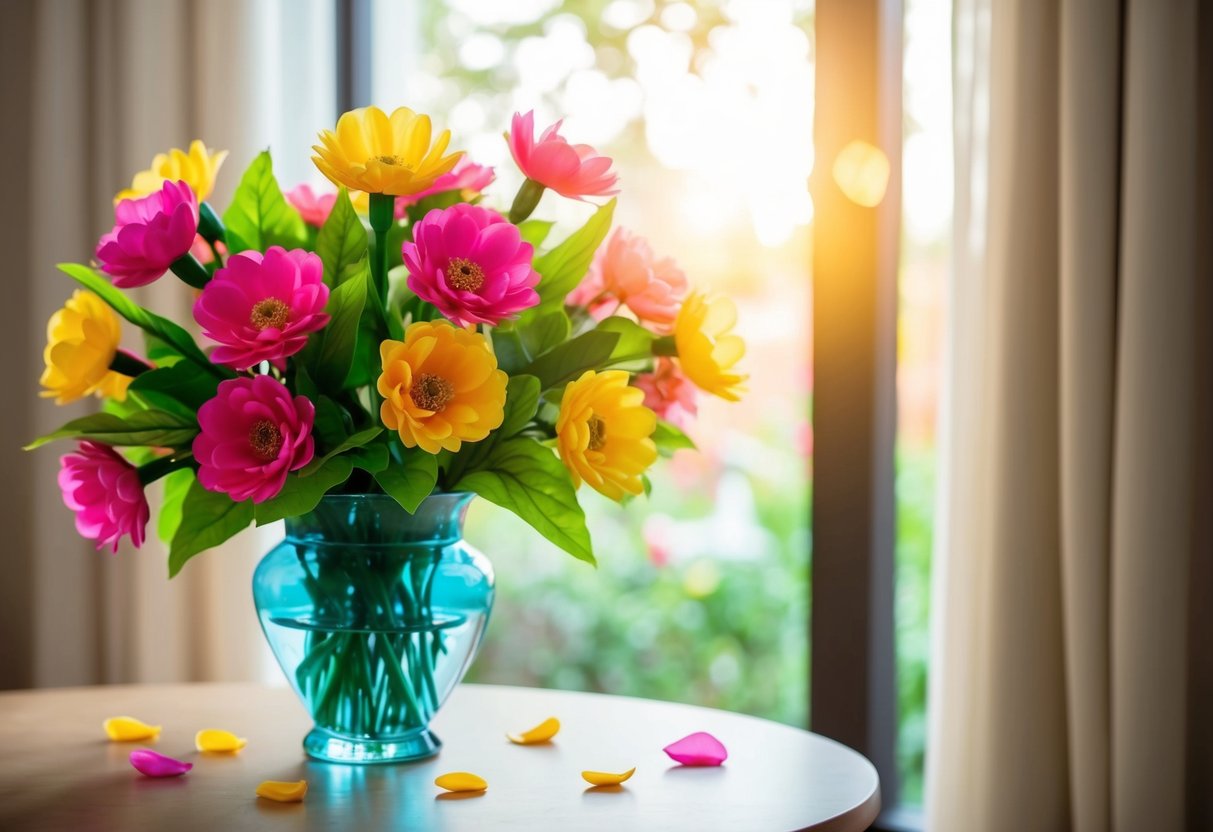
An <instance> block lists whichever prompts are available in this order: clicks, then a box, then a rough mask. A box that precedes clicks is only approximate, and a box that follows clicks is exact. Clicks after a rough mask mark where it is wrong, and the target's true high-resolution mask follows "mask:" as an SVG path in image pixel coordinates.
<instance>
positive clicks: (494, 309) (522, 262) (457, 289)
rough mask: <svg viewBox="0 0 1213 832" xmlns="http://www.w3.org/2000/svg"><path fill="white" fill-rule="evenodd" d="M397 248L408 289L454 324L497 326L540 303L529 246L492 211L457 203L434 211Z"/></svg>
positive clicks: (510, 226)
mask: <svg viewBox="0 0 1213 832" xmlns="http://www.w3.org/2000/svg"><path fill="white" fill-rule="evenodd" d="M413 239H414V240H415V242H412V243H405V244H404V246H403V248H402V251H401V253H402V255H403V257H404V265H405V266H406V267H407V268H408V272H409V279H408V286H409V289H411V290H412V292H413V293H414V294H415V295H417V296H418V297H419V298H421V299H422V300H424V301H428V302H430V303H432V304H434V306H436V307H438V310H439V311H440V312H442V314H443V315H445V316H446V317H447V318H449V319H451V320H452V321H454V322H455V323H456V324H458V325H459V326H464V325H466V324H478V323H486V324H498V323H500V322H501V321H502V319H504V318H507V317H509V316H510V315H512V314H514V313H515V312H520V311H522V310H523V309H527V308H529V307H531V306H534V305H535V304H537V303H539V295H538V294H537V293H536V292H535V289H534V288H533V287H534V286H535V284H537V283H538V282H539V273H538V272H536V271H535V270H534V269H532V268H531V255H532V254H533V250H532V248H531V244H530V243H527V242H523V240H522V235H521V234H520V233H519V231H518V228H517V227H516V226H514V225H513V224H512V223H508V222H506V221H505V218H504V217H502V216H501V215H500V214H498V213H497V212H496V211H492V210H489V209H488V208H481V207H479V206H477V205H468V204H466V203H460V204H458V205H452V206H451V207H450V208H444V209H437V208H436V209H434V210H433V211H430V212H429V213H428V214H426V215H425V219H423V220H421V222H419V223H417V226H416V227H415V228H414V229H413Z"/></svg>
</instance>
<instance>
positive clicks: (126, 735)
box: [101, 716, 160, 742]
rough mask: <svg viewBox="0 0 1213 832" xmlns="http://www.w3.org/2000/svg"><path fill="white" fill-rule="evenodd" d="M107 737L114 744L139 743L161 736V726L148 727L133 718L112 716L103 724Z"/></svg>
mask: <svg viewBox="0 0 1213 832" xmlns="http://www.w3.org/2000/svg"><path fill="white" fill-rule="evenodd" d="M101 727H102V728H104V729H105V735H106V736H107V737H109V738H110V739H111V740H113V741H114V742H139V741H141V740H154V739H156V737H158V736H160V726H159V725H148V724H147V723H146V722H144V721H142V720H139V719H135V718H134V717H133V716H111V717H110V718H109V719H107V720H106V721H105V722H103V723H101Z"/></svg>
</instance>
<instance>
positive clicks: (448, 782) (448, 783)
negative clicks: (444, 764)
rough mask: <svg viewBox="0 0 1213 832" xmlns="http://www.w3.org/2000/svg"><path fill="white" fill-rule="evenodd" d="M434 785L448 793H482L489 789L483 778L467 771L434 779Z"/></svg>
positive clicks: (455, 772)
mask: <svg viewBox="0 0 1213 832" xmlns="http://www.w3.org/2000/svg"><path fill="white" fill-rule="evenodd" d="M434 785H435V786H437V787H438V788H440V789H446V790H447V791H448V792H482V791H484V790H485V789H487V788H488V787H489V784H488V783H486V782H485V780H484V778H483V777H478V776H476V775H475V774H471V773H470V772H466V771H452V772H450V773H449V774H443V775H440V776H439V777H437V778H435V779H434Z"/></svg>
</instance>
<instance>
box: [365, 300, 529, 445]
mask: <svg viewBox="0 0 1213 832" xmlns="http://www.w3.org/2000/svg"><path fill="white" fill-rule="evenodd" d="M379 354H380V356H381V358H382V359H383V375H381V376H379V383H378V389H379V395H381V396H382V397H383V406H382V408H381V409H380V418H382V419H383V424H384V425H386V426H387V427H388V428H390V429H391V430H394V431H397V432H399V434H400V441H401V442H403V443H404V445H405V447H407V448H415V447H420V448H421V449H422V450H423V451H426V452H427V453H431V454H436V453H438V452H439V451H441V450H443V449H444V448H445V449H446V450H448V451H458V450H459V448H460V446H461V445H462V444H463V443H464V442H479V441H480V440H481V439H484V438H485V437H486V436H488V435H489V432H490V431H493V430H496V429H497V428H499V427H501V422H502V420H503V419H504V418H505V409H504V408H505V384H506V381H507V380H508V379H507V377H506V374H505V373H503V372H502V371H501V370H498V369H497V357H496V356H495V355H493V351H492V350H491V349H489V345H488V342H487V341H486V340H485V339H484V338H483V337H482V336H481V335H478V334H476V333H475V332H470V331H468V330H464V329H456V328H455V327H453V326H451V325H450V324H449V323H447V322H446V321H434V322H433V323H429V322H425V321H421V322H418V323H415V324H412V325H411V326H409V328H408V329H407V330H405V333H404V341H384V342H383V343H382V344H381V345H380V347H379Z"/></svg>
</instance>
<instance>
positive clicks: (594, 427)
mask: <svg viewBox="0 0 1213 832" xmlns="http://www.w3.org/2000/svg"><path fill="white" fill-rule="evenodd" d="M589 426H590V445H589V450H591V451H601V450H602V446H603V445H605V444H606V422H604V421H602V419H601V418H600V417H598V416H591V417H590V422H589Z"/></svg>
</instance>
